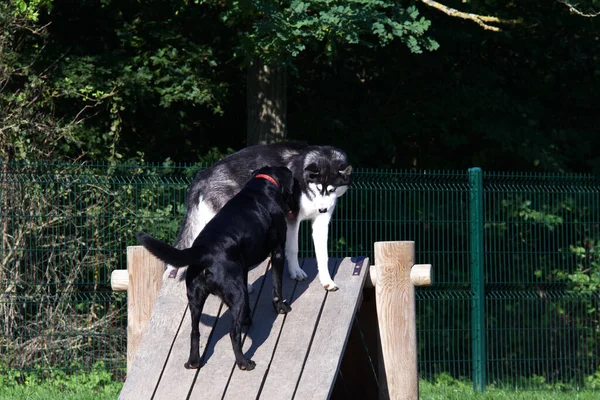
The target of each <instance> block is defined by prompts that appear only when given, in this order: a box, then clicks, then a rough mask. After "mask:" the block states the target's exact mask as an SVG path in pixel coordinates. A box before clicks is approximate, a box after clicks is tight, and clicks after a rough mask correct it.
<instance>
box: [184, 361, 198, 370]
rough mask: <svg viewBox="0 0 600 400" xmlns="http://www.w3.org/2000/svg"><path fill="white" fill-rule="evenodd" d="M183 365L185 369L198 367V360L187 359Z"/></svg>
mask: <svg viewBox="0 0 600 400" xmlns="http://www.w3.org/2000/svg"><path fill="white" fill-rule="evenodd" d="M183 366H184V367H185V368H186V369H200V361H188V362H186V363H185V364H183Z"/></svg>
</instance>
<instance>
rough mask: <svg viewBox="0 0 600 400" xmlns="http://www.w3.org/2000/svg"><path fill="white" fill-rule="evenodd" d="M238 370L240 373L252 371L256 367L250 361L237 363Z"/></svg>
mask: <svg viewBox="0 0 600 400" xmlns="http://www.w3.org/2000/svg"><path fill="white" fill-rule="evenodd" d="M237 366H238V368H239V369H241V370H242V371H252V370H253V369H254V368H255V367H256V363H255V362H254V361H252V360H244V361H243V362H241V363H238V365H237Z"/></svg>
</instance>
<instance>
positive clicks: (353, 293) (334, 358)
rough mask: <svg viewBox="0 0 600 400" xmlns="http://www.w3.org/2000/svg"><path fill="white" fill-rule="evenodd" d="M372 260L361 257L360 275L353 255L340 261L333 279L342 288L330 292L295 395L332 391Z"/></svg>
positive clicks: (304, 398)
mask: <svg viewBox="0 0 600 400" xmlns="http://www.w3.org/2000/svg"><path fill="white" fill-rule="evenodd" d="M368 262H369V260H368V259H367V258H364V259H362V260H360V261H358V263H361V265H362V266H363V267H362V268H361V271H360V273H359V274H358V275H357V274H355V273H354V271H355V266H356V265H357V262H354V261H353V260H351V259H350V258H345V259H343V261H342V262H341V264H340V265H339V267H338V269H337V272H336V274H335V277H334V278H333V279H334V280H335V282H336V283H337V284H338V285H339V287H340V290H339V291H337V292H334V293H328V294H327V298H326V299H325V304H324V306H323V310H322V312H321V316H320V319H319V321H318V325H317V328H316V331H315V333H314V338H313V341H312V345H311V348H310V351H309V354H308V357H307V359H306V362H305V365H304V370H303V372H302V377H301V378H300V381H299V382H298V387H297V389H296V393H295V395H294V399H299V400H319V399H328V398H329V396H330V395H331V391H332V389H333V385H334V383H335V379H336V377H337V373H338V371H339V367H340V363H341V360H342V357H343V354H344V349H345V346H346V342H347V340H348V336H349V334H350V329H351V328H352V322H353V320H354V316H355V315H356V311H357V310H358V301H359V299H360V296H361V293H362V289H363V286H364V283H365V278H366V273H365V272H366V271H367V269H368V268H367V266H368Z"/></svg>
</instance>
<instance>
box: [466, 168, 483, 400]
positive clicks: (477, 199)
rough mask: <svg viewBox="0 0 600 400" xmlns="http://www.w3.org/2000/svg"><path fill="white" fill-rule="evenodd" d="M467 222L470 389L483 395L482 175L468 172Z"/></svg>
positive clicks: (475, 171) (470, 170) (471, 170)
mask: <svg viewBox="0 0 600 400" xmlns="http://www.w3.org/2000/svg"><path fill="white" fill-rule="evenodd" d="M469 188H470V193H469V220H470V231H471V263H470V264H471V291H472V292H473V300H472V304H471V338H472V339H471V340H472V342H471V346H472V363H473V365H472V374H473V389H474V390H475V391H476V392H483V391H484V390H485V385H486V376H485V374H486V360H487V355H486V343H485V340H486V335H485V334H486V328H485V291H484V276H483V262H484V259H483V258H484V257H483V173H482V171H481V168H470V169H469Z"/></svg>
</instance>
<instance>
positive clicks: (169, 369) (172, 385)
mask: <svg viewBox="0 0 600 400" xmlns="http://www.w3.org/2000/svg"><path fill="white" fill-rule="evenodd" d="M220 311H221V299H219V298H218V297H217V296H212V295H211V296H208V299H206V303H204V309H203V310H202V317H200V352H201V353H200V354H202V351H203V350H204V349H205V348H206V344H207V342H208V338H209V336H210V332H211V331H212V330H213V328H214V326H215V325H216V323H217V320H218V318H219V316H220ZM191 331H192V320H191V317H190V312H189V307H186V311H185V316H184V318H183V323H182V325H181V328H180V329H179V331H178V332H177V338H175V342H174V343H173V348H172V350H171V354H170V355H169V359H168V360H167V363H166V365H165V366H164V369H163V373H162V376H161V378H160V382H158V386H157V388H156V392H155V394H154V398H155V399H169V398H171V399H185V398H186V397H187V394H188V393H189V392H190V389H191V388H192V384H193V383H194V379H195V378H196V372H197V370H195V369H186V368H185V367H184V366H183V364H184V363H185V362H186V361H187V360H188V358H189V355H190V333H191Z"/></svg>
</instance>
